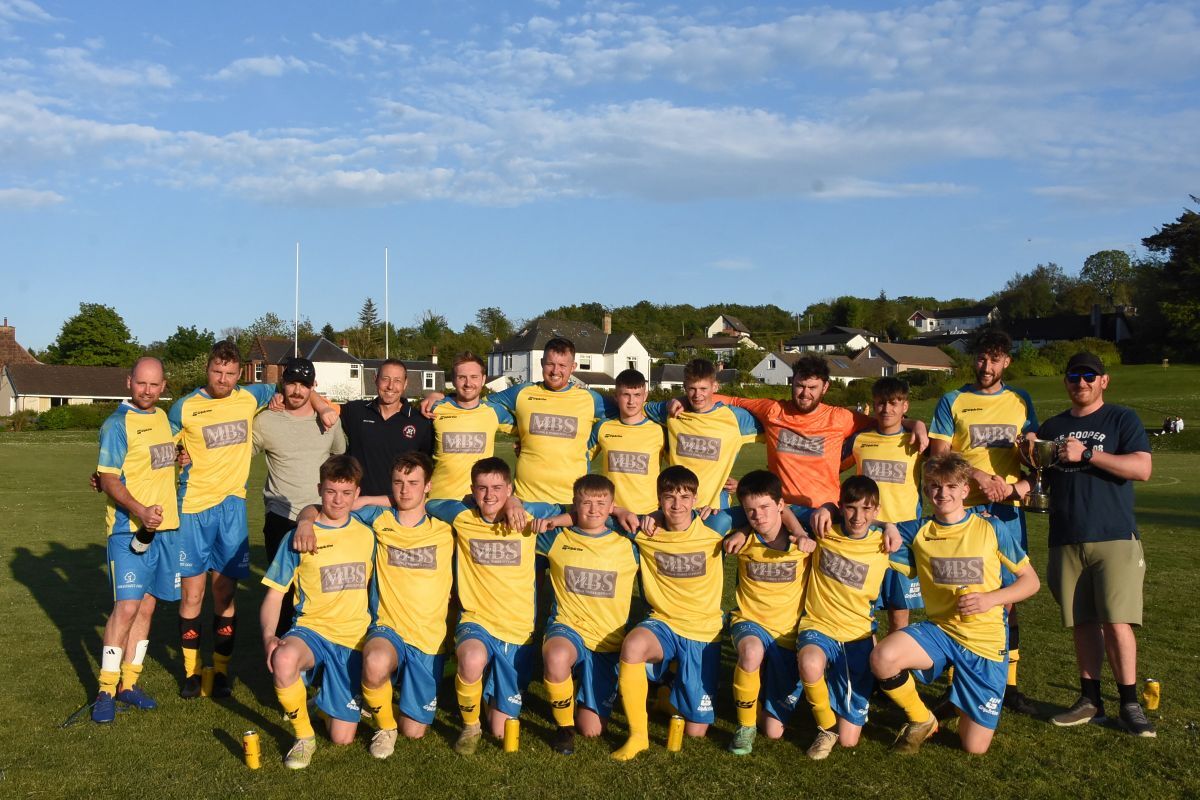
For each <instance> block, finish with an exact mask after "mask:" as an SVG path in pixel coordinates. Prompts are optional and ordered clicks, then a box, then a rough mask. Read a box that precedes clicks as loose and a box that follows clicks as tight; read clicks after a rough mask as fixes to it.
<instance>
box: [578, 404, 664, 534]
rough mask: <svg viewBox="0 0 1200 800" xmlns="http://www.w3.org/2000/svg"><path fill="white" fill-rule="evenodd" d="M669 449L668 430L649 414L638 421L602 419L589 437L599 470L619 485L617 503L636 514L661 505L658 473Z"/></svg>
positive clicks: (615, 496)
mask: <svg viewBox="0 0 1200 800" xmlns="http://www.w3.org/2000/svg"><path fill="white" fill-rule="evenodd" d="M666 450H667V439H666V431H664V430H663V427H662V426H661V425H659V424H658V423H657V422H655V421H654V420H652V419H650V418H648V417H647V418H646V419H644V420H642V421H641V422H639V423H637V424H634V425H627V424H626V423H624V422H622V421H621V420H619V419H605V420H600V421H599V422H597V423H596V424H595V425H594V426H593V427H592V438H591V439H590V440H589V441H588V452H589V455H590V456H591V459H592V462H593V464H595V465H596V467H597V469H596V471H597V472H599V473H600V474H601V475H604V476H605V477H607V478H608V479H609V480H610V481H612V482H613V486H614V487H615V488H616V494H615V495H614V500H615V501H616V504H617V505H618V506H620V507H621V508H627V509H629V510H630V511H632V512H633V513H635V514H650V513H653V512H654V510H655V509H657V508H658V473H659V472H660V471H661V470H662V460H663V456H664V455H665V454H666Z"/></svg>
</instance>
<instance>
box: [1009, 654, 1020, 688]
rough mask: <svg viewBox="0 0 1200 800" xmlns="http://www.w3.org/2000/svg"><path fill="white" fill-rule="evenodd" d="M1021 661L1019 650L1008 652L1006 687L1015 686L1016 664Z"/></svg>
mask: <svg viewBox="0 0 1200 800" xmlns="http://www.w3.org/2000/svg"><path fill="white" fill-rule="evenodd" d="M1020 660H1021V651H1020V650H1009V651H1008V685H1009V686H1016V685H1017V662H1018V661H1020Z"/></svg>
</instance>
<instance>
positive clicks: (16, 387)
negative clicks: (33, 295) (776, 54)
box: [0, 363, 169, 416]
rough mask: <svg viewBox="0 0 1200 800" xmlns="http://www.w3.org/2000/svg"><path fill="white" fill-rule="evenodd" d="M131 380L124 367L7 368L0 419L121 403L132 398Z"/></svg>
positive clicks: (0, 382)
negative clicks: (23, 414)
mask: <svg viewBox="0 0 1200 800" xmlns="http://www.w3.org/2000/svg"><path fill="white" fill-rule="evenodd" d="M128 377H129V370H128V369H126V368H125V367H79V366H74V365H69V364H37V363H34V364H17V363H9V364H5V365H4V368H3V370H2V371H0V415H4V416H10V415H12V414H15V413H16V412H18V411H34V412H37V413H38V414H40V413H42V412H43V411H49V410H50V409H51V408H56V407H58V406H66V405H71V406H76V405H87V404H89V403H116V402H120V401H121V400H126V399H128V397H129V386H128V384H127V383H126V379H127V378H128ZM163 399H164V400H166V399H169V398H167V397H165V396H164V397H163Z"/></svg>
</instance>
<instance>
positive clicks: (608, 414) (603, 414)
mask: <svg viewBox="0 0 1200 800" xmlns="http://www.w3.org/2000/svg"><path fill="white" fill-rule="evenodd" d="M588 391H589V392H591V393H592V400H593V401H594V402H595V404H596V407H595V409H594V412H593V416H594V417H595V418H596V419H612V418H614V417H617V416H619V415H618V413H617V401H616V400H613V399H612V398H611V397H605V396H604V395H602V394H600V393H599V392H597V391H596V390H595V389H588Z"/></svg>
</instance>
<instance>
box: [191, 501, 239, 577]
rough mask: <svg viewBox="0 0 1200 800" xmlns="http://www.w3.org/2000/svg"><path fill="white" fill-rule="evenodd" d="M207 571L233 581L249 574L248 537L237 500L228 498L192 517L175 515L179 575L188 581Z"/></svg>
mask: <svg viewBox="0 0 1200 800" xmlns="http://www.w3.org/2000/svg"><path fill="white" fill-rule="evenodd" d="M180 502H181V503H182V500H181V501H180ZM209 570H212V571H213V572H219V573H220V574H222V575H224V576H225V577H227V578H234V579H241V578H245V577H246V576H247V575H249V574H250V534H249V527H248V525H247V522H246V501H245V499H243V498H241V497H234V496H232V495H231V496H229V497H226V498H225V499H224V500H222V501H221V502H219V503H217V504H216V505H215V506H213V507H212V508H206V509H204V510H203V511H197V512H196V513H195V514H185V513H183V512H182V511H180V512H179V573H180V575H182V576H183V577H185V578H191V577H194V576H196V575H203V574H204V573H205V572H208V571H209Z"/></svg>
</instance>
